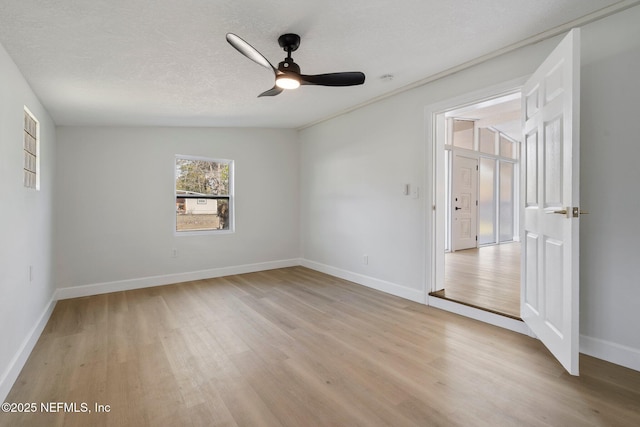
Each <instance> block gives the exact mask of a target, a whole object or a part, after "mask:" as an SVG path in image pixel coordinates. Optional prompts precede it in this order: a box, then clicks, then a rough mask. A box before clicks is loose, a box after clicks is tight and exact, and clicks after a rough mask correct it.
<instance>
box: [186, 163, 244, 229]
mask: <svg viewBox="0 0 640 427" xmlns="http://www.w3.org/2000/svg"><path fill="white" fill-rule="evenodd" d="M179 159H180V160H200V161H205V162H213V163H224V164H228V165H229V194H228V195H227V196H221V197H202V196H198V198H202V199H217V198H225V199H227V200H228V206H229V218H228V221H229V227H228V229H224V230H221V229H208V230H178V213H177V211H176V208H175V203H176V199H177V198H178V194H177V189H176V181H177V179H178V167H177V161H178V160H179ZM234 166H235V162H234V161H233V160H230V159H217V158H211V157H201V156H191V155H182V154H176V155H175V157H174V159H173V170H174V177H173V204H174V206H173V210H174V214H173V233H174V235H175V236H198V235H213V234H231V233H234V232H235V223H236V221H235V188H234V181H235V180H234V176H235V171H234V169H235V168H234Z"/></svg>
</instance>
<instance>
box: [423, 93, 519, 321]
mask: <svg viewBox="0 0 640 427" xmlns="http://www.w3.org/2000/svg"><path fill="white" fill-rule="evenodd" d="M438 116H439V117H438V120H436V132H435V134H436V135H437V138H439V139H441V141H439V142H438V143H437V144H435V146H436V147H438V148H437V149H438V150H441V151H442V153H436V159H438V160H437V162H438V165H436V169H440V170H442V171H443V173H441V174H439V178H440V179H439V180H436V183H437V186H438V190H439V191H442V192H443V193H444V206H445V208H444V224H443V228H444V233H439V234H440V236H441V237H440V238H442V239H443V244H442V245H438V246H439V247H440V248H441V249H440V250H443V251H444V257H443V261H444V269H443V271H442V274H440V275H439V278H438V279H439V280H438V281H439V283H437V286H436V289H435V290H434V291H433V292H431V293H430V296H434V297H439V298H444V299H448V300H451V301H455V302H457V303H461V304H465V305H468V306H471V307H474V308H479V309H482V310H486V311H489V312H492V313H496V314H500V315H503V316H507V317H510V318H513V319H518V320H519V319H520V274H521V269H520V236H519V230H520V223H519V219H520V183H519V181H520V179H519V177H520V172H519V171H520V145H521V139H522V119H521V94H520V91H517V92H513V93H509V94H503V95H500V96H498V97H494V98H491V99H486V100H483V101H482V102H477V103H474V104H472V105H465V106H461V107H456V108H453V109H449V110H448V111H445V112H443V113H442V114H439V115H438ZM440 163H442V164H440Z"/></svg>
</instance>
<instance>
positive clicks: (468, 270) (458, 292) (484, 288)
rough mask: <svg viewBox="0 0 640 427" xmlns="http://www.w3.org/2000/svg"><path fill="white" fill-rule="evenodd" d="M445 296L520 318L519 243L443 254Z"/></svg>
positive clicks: (443, 293)
mask: <svg viewBox="0 0 640 427" xmlns="http://www.w3.org/2000/svg"><path fill="white" fill-rule="evenodd" d="M435 295H436V296H441V297H444V298H447V299H451V300H454V301H458V302H461V303H463V304H468V305H471V306H474V307H479V308H483V309H486V310H489V311H493V312H496V313H500V314H504V315H507V316H510V317H513V318H517V319H519V318H520V243H518V242H514V243H506V244H502V245H495V246H483V247H481V248H478V249H467V250H464V251H457V252H450V253H447V254H445V279H444V292H443V291H440V292H439V293H436V294H435Z"/></svg>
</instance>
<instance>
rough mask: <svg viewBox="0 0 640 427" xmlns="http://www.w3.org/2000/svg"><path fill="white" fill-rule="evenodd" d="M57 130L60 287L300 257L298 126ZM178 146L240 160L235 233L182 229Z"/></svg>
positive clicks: (184, 275)
mask: <svg viewBox="0 0 640 427" xmlns="http://www.w3.org/2000/svg"><path fill="white" fill-rule="evenodd" d="M57 137H58V150H57V165H58V174H57V177H56V179H57V187H56V188H57V190H56V202H55V214H56V234H55V254H56V255H55V262H56V269H55V279H56V283H57V285H58V287H59V288H61V291H60V297H62V298H65V297H73V296H78V295H86V294H91V293H97V292H107V291H112V290H117V289H127V288H133V287H139V286H149V285H157V284H163V283H174V282H179V281H183V280H189V279H197V278H202V277H213V276H215V275H219V274H228V273H233V272H241V271H251V270H255V269H261V268H270V267H277V266H280V265H291V264H295V263H297V258H298V256H299V233H298V226H297V224H298V222H299V219H298V157H299V150H298V145H297V137H296V132H295V131H292V130H269V129H207V128H76V127H60V128H58V131H57ZM176 154H182V155H192V156H203V157H210V158H222V159H232V160H234V161H235V195H236V196H235V209H236V214H235V220H236V221H235V225H236V231H235V233H230V234H215V235H211V234H209V235H197V236H183V235H179V236H176V235H175V234H174V227H175V218H174V216H175V195H174V189H175V181H174V170H175V155H176ZM133 201H135V202H133ZM89 202H90V203H89ZM173 248H176V249H177V250H178V257H177V258H173V257H172V255H173ZM292 260H293V261H292ZM234 268H235V269H234Z"/></svg>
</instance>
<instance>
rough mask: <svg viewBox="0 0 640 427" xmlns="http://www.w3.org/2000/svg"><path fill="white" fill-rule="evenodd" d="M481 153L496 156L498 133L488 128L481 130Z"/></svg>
mask: <svg viewBox="0 0 640 427" xmlns="http://www.w3.org/2000/svg"><path fill="white" fill-rule="evenodd" d="M479 137H480V151H482V152H483V153H487V154H494V155H495V154H496V133H495V132H494V131H492V130H491V129H488V128H481V129H480V135H479Z"/></svg>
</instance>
